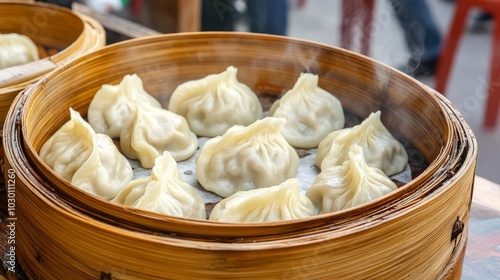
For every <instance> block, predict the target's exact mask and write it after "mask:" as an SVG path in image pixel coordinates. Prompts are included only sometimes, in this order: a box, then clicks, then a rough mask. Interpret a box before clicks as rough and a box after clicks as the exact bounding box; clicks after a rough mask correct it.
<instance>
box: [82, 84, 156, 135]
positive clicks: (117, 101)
mask: <svg viewBox="0 0 500 280" xmlns="http://www.w3.org/2000/svg"><path fill="white" fill-rule="evenodd" d="M137 104H143V105H150V106H153V107H156V108H161V104H160V102H158V100H156V99H155V98H154V97H152V96H151V95H149V93H147V92H146V91H145V90H144V86H143V84H142V80H141V78H139V76H137V75H136V74H133V75H126V76H125V77H124V78H123V80H122V81H121V82H120V84H119V85H103V86H102V88H101V89H100V90H99V91H97V93H96V94H95V96H94V98H93V99H92V101H91V102H90V105H89V110H88V120H89V123H90V125H91V126H92V128H94V130H95V131H96V132H97V133H104V134H107V135H109V136H110V137H111V138H117V137H119V136H120V133H121V131H122V129H123V127H124V126H125V125H126V124H127V123H129V122H130V120H131V118H132V115H133V112H132V111H133V110H135V106H136V105H137Z"/></svg>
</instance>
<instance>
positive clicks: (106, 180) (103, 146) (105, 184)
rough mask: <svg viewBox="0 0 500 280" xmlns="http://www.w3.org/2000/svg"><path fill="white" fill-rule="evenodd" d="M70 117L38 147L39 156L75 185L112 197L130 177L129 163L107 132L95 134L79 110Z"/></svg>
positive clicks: (104, 196) (130, 168)
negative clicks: (105, 133)
mask: <svg viewBox="0 0 500 280" xmlns="http://www.w3.org/2000/svg"><path fill="white" fill-rule="evenodd" d="M70 115H71V119H70V120H69V121H68V122H67V123H65V124H64V125H63V126H62V127H61V128H60V129H59V130H58V131H57V132H56V133H55V134H54V135H52V137H51V138H49V140H47V142H45V144H44V145H43V146H42V148H41V150H40V158H41V159H42V160H43V161H44V162H45V163H46V164H47V165H48V166H49V167H50V168H52V170H54V171H55V172H56V173H57V174H59V175H60V176H61V177H63V178H64V179H65V180H67V181H68V182H70V183H71V184H72V185H74V186H75V187H77V188H79V189H82V190H84V191H86V192H88V193H90V194H93V195H95V196H98V197H101V198H103V199H107V200H109V199H112V198H113V197H115V196H116V194H118V192H119V191H120V190H121V189H122V188H123V187H125V186H126V185H127V184H128V183H129V182H130V181H131V180H132V177H133V171H132V167H131V166H130V164H129V162H128V161H127V159H126V158H125V157H124V156H123V155H122V154H121V153H120V152H119V151H118V149H117V148H116V146H115V145H114V143H113V140H111V138H110V137H109V136H107V135H104V134H96V133H95V132H94V131H93V130H92V127H90V125H89V124H88V123H86V122H85V121H84V120H83V119H82V117H81V116H80V114H79V113H78V112H77V111H74V110H73V109H70Z"/></svg>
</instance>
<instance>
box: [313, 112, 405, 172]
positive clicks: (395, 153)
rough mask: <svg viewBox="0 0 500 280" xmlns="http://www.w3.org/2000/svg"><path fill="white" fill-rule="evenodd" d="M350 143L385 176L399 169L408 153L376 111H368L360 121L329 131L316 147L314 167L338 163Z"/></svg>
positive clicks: (345, 158)
mask: <svg viewBox="0 0 500 280" xmlns="http://www.w3.org/2000/svg"><path fill="white" fill-rule="evenodd" d="M353 144H358V145H359V146H361V147H362V148H363V153H364V157H365V160H366V162H367V164H368V165H369V166H371V167H376V168H378V169H381V170H382V171H383V172H384V173H385V174H386V175H387V176H391V175H394V174H396V173H399V172H401V171H403V169H404V168H405V166H406V164H407V163H408V155H407V153H406V150H405V148H404V147H403V145H402V144H401V143H400V142H399V141H398V140H396V139H395V138H394V137H393V136H392V134H391V133H390V132H389V131H388V130H387V129H386V128H385V126H384V124H383V123H382V122H381V121H380V111H377V112H376V113H372V114H370V116H369V117H368V118H367V119H365V120H364V121H363V122H362V123H361V124H360V125H357V126H354V127H352V128H344V129H342V130H337V131H334V132H332V133H330V134H329V135H328V136H327V137H326V138H325V139H324V140H323V141H321V143H320V145H319V147H318V153H317V156H316V159H315V162H314V163H315V164H316V166H318V167H321V169H322V170H323V169H324V168H328V166H335V165H342V163H343V162H344V161H346V160H347V158H348V154H347V151H348V150H349V147H350V146H352V145H353Z"/></svg>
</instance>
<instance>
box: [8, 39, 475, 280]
mask: <svg viewBox="0 0 500 280" xmlns="http://www.w3.org/2000/svg"><path fill="white" fill-rule="evenodd" d="M229 65H234V66H235V67H237V68H238V69H239V72H238V77H239V80H240V81H241V82H243V83H245V84H247V85H249V86H250V87H251V88H252V89H253V90H254V91H256V92H257V93H258V94H259V95H261V96H279V95H280V94H282V93H284V92H286V90H288V89H290V88H291V87H292V86H293V84H294V82H295V80H296V78H297V77H298V75H299V74H300V73H301V72H303V71H307V72H312V73H317V74H318V75H319V77H320V86H321V87H322V88H324V89H326V90H328V91H330V92H332V93H334V94H335V95H336V96H337V97H338V98H339V99H340V100H341V102H342V105H343V107H344V110H345V111H346V112H349V113H351V114H353V115H356V116H358V117H360V118H365V117H367V116H368V115H369V114H370V113H371V112H373V111H376V110H381V111H382V117H383V122H384V124H385V125H386V126H387V127H388V128H389V129H390V130H391V132H392V133H393V134H395V135H398V137H402V138H405V139H408V140H409V141H410V142H412V144H413V145H414V147H415V149H417V150H418V151H419V154H421V155H422V157H423V158H421V159H422V160H423V162H426V168H425V170H424V171H423V172H421V173H419V174H418V175H416V176H415V177H414V178H413V180H412V181H411V182H410V183H408V184H405V185H404V186H402V187H400V188H399V189H398V190H397V191H395V192H393V193H391V194H390V195H387V196H385V197H383V198H380V199H378V200H375V201H373V202H371V203H367V204H365V205H362V206H358V207H355V208H352V209H348V210H344V211H340V212H336V213H330V214H324V215H318V216H314V217H311V218H307V219H301V220H294V221H283V222H273V223H256V224H231V223H217V222H211V221H205V220H194V219H182V218H174V217H167V216H163V215H157V214H153V213H149V212H146V211H140V210H136V209H132V208H129V207H124V206H119V205H116V204H113V203H108V202H106V201H103V200H100V199H97V198H95V197H92V196H90V195H87V194H86V193H84V192H82V191H80V190H78V189H76V188H74V187H72V186H71V185H69V184H68V183H67V182H65V181H63V180H62V179H61V178H60V177H59V176H57V175H56V174H55V173H54V172H53V171H52V170H50V169H49V168H47V166H46V165H45V164H44V163H43V162H42V161H41V160H40V158H39V157H38V154H37V153H38V151H39V150H40V148H41V146H42V145H43V143H44V142H45V141H46V140H47V139H48V138H49V137H50V136H51V135H52V134H53V133H54V132H55V131H56V130H57V129H58V128H59V127H60V126H61V125H62V124H63V123H64V122H66V121H67V120H68V119H69V116H68V108H69V107H72V108H74V109H76V110H78V111H79V112H80V113H81V114H82V115H83V116H85V115H86V113H87V110H88V106H89V103H90V101H91V99H92V98H93V96H94V94H95V92H96V91H97V90H98V89H99V88H100V87H101V86H102V85H103V84H116V83H118V82H119V81H120V80H121V79H122V78H123V76H124V75H126V74H131V73H137V74H138V75H139V76H140V77H142V79H143V81H144V84H145V87H146V90H147V91H148V92H149V93H151V94H152V95H153V96H155V97H156V98H157V99H158V100H160V102H161V103H162V104H163V105H164V107H166V105H167V104H168V99H169V97H170V94H171V93H172V91H173V90H174V89H175V87H176V86H177V85H178V84H180V83H182V82H184V81H188V80H192V79H198V78H201V77H203V76H205V75H207V74H210V73H218V72H221V71H223V70H224V69H225V68H226V67H227V66H229ZM74 77H78V79H74ZM71 78H73V79H71ZM47 108H50V114H48V113H47ZM54 116H56V117H54ZM3 139H4V145H5V166H4V170H13V171H14V172H15V174H16V181H15V183H16V200H17V206H16V215H17V222H18V224H19V226H18V227H17V233H16V236H17V241H16V242H17V243H16V244H17V249H16V250H17V254H18V255H17V256H18V260H19V263H20V264H21V266H22V268H23V269H24V271H25V272H26V273H27V274H28V276H30V277H37V278H38V277H40V278H61V277H68V275H71V276H72V277H71V278H72V279H87V278H97V277H101V279H103V277H104V279H111V278H113V279H158V278H166V279H234V278H238V279H263V278H265V279H296V278H307V279H336V278H342V279H359V278H368V279H402V278H405V279H436V278H438V279H459V278H460V274H461V265H462V261H463V253H464V251H465V246H466V245H465V244H466V240H467V221H468V215H469V210H470V204H471V200H472V186H473V180H474V173H475V166H476V156H477V149H476V142H475V138H474V136H473V134H472V132H471V130H470V128H469V127H468V126H467V124H466V123H465V121H464V120H463V118H462V117H461V116H460V114H459V112H458V111H457V110H456V109H455V108H454V107H453V106H452V105H451V104H450V103H449V102H448V101H447V100H446V99H445V98H444V97H442V96H440V95H439V94H438V93H436V92H434V91H432V90H431V89H429V88H426V87H424V86H423V85H422V84H420V83H419V82H417V81H416V80H414V79H412V78H410V77H408V76H406V75H404V74H402V73H400V72H398V71H397V70H394V69H392V68H390V67H388V66H386V65H383V64H381V63H379V62H377V61H374V60H371V59H370V58H367V57H364V56H361V55H358V54H355V53H352V52H349V51H346V50H343V49H339V48H335V47H331V46H327V45H322V44H318V43H314V42H309V41H303V40H298V39H292V38H286V37H279V36H270V35H257V34H246V33H186V34H172V35H161V36H155V37H148V38H141V39H135V40H130V41H126V42H122V43H118V44H115V45H112V46H108V47H105V48H103V49H101V50H99V51H96V52H94V53H92V54H89V55H85V56H83V57H81V58H78V59H76V60H74V61H72V62H70V63H68V64H67V65H66V66H65V67H64V69H63V68H60V69H57V70H55V71H54V72H52V73H50V74H49V75H48V76H47V77H46V78H45V79H44V80H43V81H39V82H38V83H36V84H35V85H33V86H32V87H30V88H29V89H27V90H26V91H25V92H23V93H22V94H21V95H19V96H18V97H17V99H16V101H15V103H14V105H13V106H12V107H11V109H10V111H9V114H8V119H7V121H6V123H5V126H4V136H3ZM412 156H414V154H412V153H410V158H411V157H412Z"/></svg>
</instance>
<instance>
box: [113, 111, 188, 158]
mask: <svg viewBox="0 0 500 280" xmlns="http://www.w3.org/2000/svg"><path fill="white" fill-rule="evenodd" d="M120 145H121V149H122V152H123V154H124V155H125V156H127V157H128V158H130V159H139V161H140V162H141V166H142V167H144V168H152V167H153V166H154V165H155V159H156V158H157V157H159V156H161V155H162V154H163V152H164V151H168V152H170V153H171V154H172V156H173V157H174V159H175V160H176V161H182V160H185V159H187V158H189V157H191V156H192V155H194V153H195V152H196V150H197V149H198V138H197V137H196V135H195V134H194V133H193V132H191V130H190V129H189V125H188V124H187V122H186V119H184V117H182V116H180V115H177V114H175V113H172V112H170V111H168V110H165V109H162V108H157V107H153V106H147V105H139V106H137V109H136V110H134V111H133V113H132V119H131V121H130V122H129V123H128V124H127V125H125V126H124V127H123V129H122V132H121V134H120Z"/></svg>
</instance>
